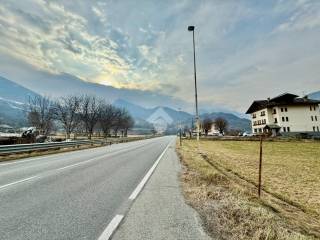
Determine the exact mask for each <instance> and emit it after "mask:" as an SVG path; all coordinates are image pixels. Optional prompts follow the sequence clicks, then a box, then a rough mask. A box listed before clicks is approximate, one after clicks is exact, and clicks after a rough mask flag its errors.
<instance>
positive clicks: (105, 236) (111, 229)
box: [98, 215, 123, 240]
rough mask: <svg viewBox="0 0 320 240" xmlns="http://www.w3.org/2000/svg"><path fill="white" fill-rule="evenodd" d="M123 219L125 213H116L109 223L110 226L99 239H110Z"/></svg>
mask: <svg viewBox="0 0 320 240" xmlns="http://www.w3.org/2000/svg"><path fill="white" fill-rule="evenodd" d="M122 219H123V215H116V216H115V217H114V218H113V219H112V220H111V222H110V223H109V224H108V226H107V227H106V229H105V230H104V231H103V233H102V234H101V235H100V237H99V238H98V240H109V239H110V237H111V236H112V234H113V233H114V231H115V230H116V229H117V227H118V226H119V224H120V223H121V221H122Z"/></svg>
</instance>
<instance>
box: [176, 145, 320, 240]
mask: <svg viewBox="0 0 320 240" xmlns="http://www.w3.org/2000/svg"><path fill="white" fill-rule="evenodd" d="M177 148H178V153H179V154H180V156H181V158H182V162H183V164H184V165H185V166H186V168H185V172H184V174H183V175H182V180H183V182H184V190H185V194H186V197H187V199H188V200H189V201H190V204H191V205H193V207H195V208H196V209H197V210H198V211H199V212H200V214H201V215H202V217H203V219H204V222H205V223H206V225H207V229H208V230H209V231H211V234H213V235H214V234H217V233H218V234H220V235H221V234H222V235H225V236H224V238H228V239H305V238H306V239H314V238H319V237H320V143H319V142H270V141H266V142H264V143H263V166H262V185H263V192H262V196H261V199H258V198H257V187H256V185H257V180H258V163H259V162H258V160H259V142H257V141H209V140H202V141H200V144H199V146H198V144H197V143H196V141H194V140H184V141H183V146H182V147H179V146H177ZM204 186H205V187H204ZM202 192H205V195H203V193H202ZM201 196H202V197H201ZM220 205H223V206H224V210H222V209H220V208H219V207H217V206H220ZM204 209H206V210H204ZM219 209H220V210H219ZM225 209H228V211H225ZM236 209H238V210H236ZM209 214H210V215H212V214H213V215H217V217H214V216H209ZM235 218H236V219H235ZM222 219H223V220H222ZM239 219H242V220H241V221H240V220H239ZM244 222H246V224H244V225H242V224H243V223H244ZM266 224H267V225H268V228H264V227H265V225H266ZM240 225H241V226H242V227H241V228H242V229H240V228H239V229H238V230H237V228H236V226H240ZM232 226H233V227H232ZM262 226H263V227H262ZM210 228H215V231H214V232H212V229H210ZM228 228H230V229H229V230H228ZM224 229H225V230H224ZM224 231H226V232H224Z"/></svg>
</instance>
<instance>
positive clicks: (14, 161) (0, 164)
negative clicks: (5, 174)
mask: <svg viewBox="0 0 320 240" xmlns="http://www.w3.org/2000/svg"><path fill="white" fill-rule="evenodd" d="M146 140H149V139H146ZM133 143H141V141H140V140H137V141H133V142H127V143H126V144H130V145H131V144H133ZM144 144H145V143H141V144H137V145H138V146H143V145H144ZM137 145H136V146H137ZM113 146H115V145H114V144H113V145H112V147H113ZM136 146H135V147H136ZM102 147H108V150H110V151H111V152H110V153H112V151H114V150H115V151H117V149H110V145H107V146H102ZM91 150H92V149H81V150H78V151H70V152H62V153H53V154H49V155H46V156H39V157H32V158H28V159H25V160H19V159H17V160H12V161H10V162H7V161H2V162H0V167H2V166H7V165H12V164H19V163H25V162H31V161H37V160H41V159H46V158H54V157H57V156H60V155H72V154H76V153H79V152H80V151H83V152H87V151H91ZM99 150H102V149H99Z"/></svg>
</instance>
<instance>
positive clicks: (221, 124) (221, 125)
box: [202, 117, 229, 136]
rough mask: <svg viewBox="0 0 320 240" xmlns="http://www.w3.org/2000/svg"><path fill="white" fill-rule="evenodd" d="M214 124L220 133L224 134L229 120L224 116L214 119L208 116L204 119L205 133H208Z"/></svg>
mask: <svg viewBox="0 0 320 240" xmlns="http://www.w3.org/2000/svg"><path fill="white" fill-rule="evenodd" d="M212 125H214V127H215V129H217V130H218V131H219V133H220V134H224V133H225V132H226V130H227V128H228V125H229V123H228V121H227V120H226V119H224V118H222V117H218V118H216V119H215V120H214V121H213V120H211V119H210V118H206V119H204V120H203V121H202V127H203V129H204V132H205V135H206V136H207V135H208V132H209V131H210V130H211V127H212Z"/></svg>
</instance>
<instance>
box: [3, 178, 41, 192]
mask: <svg viewBox="0 0 320 240" xmlns="http://www.w3.org/2000/svg"><path fill="white" fill-rule="evenodd" d="M36 178H39V176H37V175H35V176H32V177H28V178H24V179H21V180H19V181H15V182H12V183H8V184H5V185H2V186H0V190H1V189H3V188H6V187H10V186H12V185H16V184H18V183H23V182H27V181H30V180H32V179H36Z"/></svg>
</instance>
